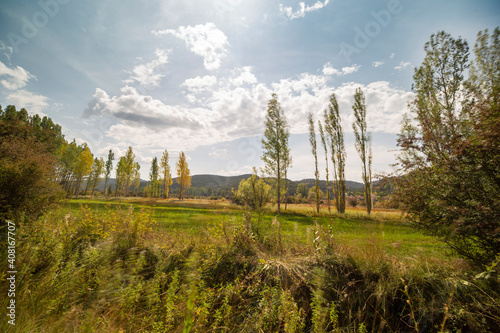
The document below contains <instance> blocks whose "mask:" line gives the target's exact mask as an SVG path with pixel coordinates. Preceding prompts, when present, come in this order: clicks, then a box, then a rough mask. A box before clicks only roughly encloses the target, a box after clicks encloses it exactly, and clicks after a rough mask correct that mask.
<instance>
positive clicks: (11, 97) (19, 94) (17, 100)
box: [5, 89, 49, 116]
mask: <svg viewBox="0 0 500 333" xmlns="http://www.w3.org/2000/svg"><path fill="white" fill-rule="evenodd" d="M5 99H6V100H7V103H8V104H12V105H15V106H16V107H17V108H18V109H20V108H25V109H26V110H27V111H28V112H30V113H33V114H34V113H37V114H39V115H40V116H45V115H46V114H44V113H43V110H44V109H45V108H46V107H47V106H48V105H49V104H48V103H47V101H48V98H47V97H45V96H42V95H35V94H33V93H31V92H29V91H26V90H22V89H21V90H17V91H14V92H11V93H10V94H8V95H7V96H6V97H5Z"/></svg>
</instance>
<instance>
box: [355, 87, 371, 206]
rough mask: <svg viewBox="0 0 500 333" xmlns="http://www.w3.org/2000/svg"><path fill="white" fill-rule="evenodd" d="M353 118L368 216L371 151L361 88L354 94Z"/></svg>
mask: <svg viewBox="0 0 500 333" xmlns="http://www.w3.org/2000/svg"><path fill="white" fill-rule="evenodd" d="M352 109H353V110H354V117H355V118H356V120H355V121H354V123H353V124H352V128H353V130H354V136H355V137H356V143H355V145H356V150H357V151H358V154H359V157H360V158H361V164H362V170H361V177H362V178H363V184H364V185H365V203H366V212H367V213H368V214H370V212H371V210H372V206H373V203H372V149H371V137H370V134H369V133H368V128H367V125H366V103H365V95H364V94H363V91H362V90H361V88H357V89H356V93H355V94H354V105H353V106H352Z"/></svg>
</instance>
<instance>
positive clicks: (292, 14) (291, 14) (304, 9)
mask: <svg viewBox="0 0 500 333" xmlns="http://www.w3.org/2000/svg"><path fill="white" fill-rule="evenodd" d="M329 2H330V0H325V1H324V2H321V1H317V2H316V3H315V4H314V5H312V6H308V5H306V4H305V3H304V2H299V7H300V8H299V9H298V10H296V11H294V10H293V8H292V7H285V6H284V5H282V4H280V11H281V12H282V13H285V14H286V16H288V18H289V19H290V20H293V19H296V18H301V17H304V16H306V13H309V12H313V11H316V10H319V9H321V8H323V7H325V6H326V5H328V3H329Z"/></svg>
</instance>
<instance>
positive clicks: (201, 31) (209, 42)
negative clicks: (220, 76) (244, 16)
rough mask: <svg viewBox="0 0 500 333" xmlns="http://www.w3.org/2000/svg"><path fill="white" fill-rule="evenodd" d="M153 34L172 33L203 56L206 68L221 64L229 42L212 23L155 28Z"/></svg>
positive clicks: (209, 68)
mask: <svg viewBox="0 0 500 333" xmlns="http://www.w3.org/2000/svg"><path fill="white" fill-rule="evenodd" d="M152 33H153V34H154V35H157V36H162V35H168V34H170V35H173V36H175V37H177V38H179V39H182V40H183V41H185V42H186V45H187V46H188V47H189V49H190V50H191V51H192V52H193V53H194V54H196V55H199V56H200V57H202V58H203V64H204V66H205V68H206V69H208V70H216V69H218V68H219V67H220V65H221V60H222V58H224V57H225V56H226V54H227V47H228V46H229V42H228V41H227V37H226V35H225V34H224V33H223V32H222V31H221V30H219V29H218V28H217V27H216V26H215V24H214V23H212V22H209V23H207V24H199V25H195V26H187V27H184V26H181V27H179V28H178V29H177V30H174V29H166V30H155V31H153V32H152Z"/></svg>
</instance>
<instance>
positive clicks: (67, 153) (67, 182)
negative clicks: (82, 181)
mask: <svg viewBox="0 0 500 333" xmlns="http://www.w3.org/2000/svg"><path fill="white" fill-rule="evenodd" d="M83 150H84V146H83V145H80V146H79V145H77V144H76V141H75V140H73V141H72V142H71V143H66V142H65V143H64V144H63V145H62V147H61V149H60V151H59V154H58V155H59V161H58V166H57V173H58V177H57V178H58V180H59V183H60V184H61V185H62V187H63V189H64V190H66V193H67V194H68V195H69V194H71V193H74V186H75V185H76V179H75V176H76V175H75V168H76V165H77V160H78V156H79V155H80V153H81V152H82V151H83Z"/></svg>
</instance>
